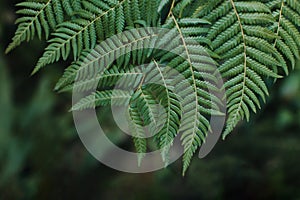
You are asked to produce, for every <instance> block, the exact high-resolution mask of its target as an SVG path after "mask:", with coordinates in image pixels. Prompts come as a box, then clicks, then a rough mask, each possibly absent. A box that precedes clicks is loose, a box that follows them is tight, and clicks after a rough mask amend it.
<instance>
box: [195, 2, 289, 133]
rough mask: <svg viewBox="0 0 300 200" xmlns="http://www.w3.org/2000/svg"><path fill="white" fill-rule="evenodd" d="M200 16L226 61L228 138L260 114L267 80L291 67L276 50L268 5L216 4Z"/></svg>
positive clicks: (223, 66)
mask: <svg viewBox="0 0 300 200" xmlns="http://www.w3.org/2000/svg"><path fill="white" fill-rule="evenodd" d="M209 11H211V12H209ZM196 15H197V16H198V17H203V18H204V19H206V20H208V21H210V22H212V24H213V25H212V27H211V30H210V32H209V33H208V38H209V39H211V40H212V48H213V49H214V51H215V52H216V53H217V54H219V55H220V56H221V58H222V59H221V61H220V62H221V65H220V67H219V71H220V72H221V74H222V76H223V77H224V78H226V79H227V80H226V81H225V88H226V95H227V107H228V119H227V126H226V129H225V131H224V135H223V137H226V135H228V134H229V133H230V132H231V131H232V130H233V128H234V127H235V126H236V125H237V124H238V122H239V121H240V120H242V119H244V118H246V119H247V120H249V118H250V111H251V110H252V111H253V112H256V111H257V108H260V100H259V98H262V99H263V100H264V99H265V97H266V96H267V95H268V89H267V86H266V84H265V82H264V79H265V78H267V77H272V78H279V77H280V76H279V75H278V74H277V70H278V68H282V69H283V70H285V71H286V72H287V65H286V63H285V60H284V58H283V57H282V55H281V54H280V53H279V52H278V50H277V49H276V48H275V47H274V46H272V41H274V40H275V39H277V38H278V36H276V34H274V33H272V31H270V30H269V29H268V28H269V26H270V25H272V24H274V22H275V19H274V18H273V17H272V15H271V10H270V9H269V8H268V6H266V5H265V4H263V3H260V2H256V1H253V2H248V1H233V0H230V1H223V2H219V3H218V4H216V1H213V2H212V3H211V4H210V3H208V6H207V8H205V9H203V10H202V11H200V12H198V13H196ZM261 33H264V34H261Z"/></svg>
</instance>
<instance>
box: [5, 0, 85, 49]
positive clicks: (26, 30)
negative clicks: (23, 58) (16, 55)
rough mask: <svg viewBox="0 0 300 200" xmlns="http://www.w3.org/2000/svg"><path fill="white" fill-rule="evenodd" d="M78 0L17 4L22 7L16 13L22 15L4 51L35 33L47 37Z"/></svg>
mask: <svg viewBox="0 0 300 200" xmlns="http://www.w3.org/2000/svg"><path fill="white" fill-rule="evenodd" d="M78 2H79V0H75V1H73V4H70V0H48V1H47V2H35V1H26V2H22V3H19V4H17V6H18V7H22V9H20V10H19V11H17V14H21V15H23V16H22V17H20V18H18V19H17V20H16V24H18V28H17V30H16V33H15V36H14V37H13V39H12V42H11V43H10V44H9V46H8V47H7V49H6V53H9V52H10V51H11V50H13V49H14V48H16V47H17V46H19V45H20V44H21V43H22V42H23V41H27V42H28V41H29V40H32V39H33V38H34V36H35V35H37V36H38V38H39V39H40V40H41V39H42V36H43V34H44V35H45V38H46V39H48V37H49V35H50V33H51V32H52V31H53V30H55V29H56V27H57V25H58V24H60V23H62V22H63V21H64V20H65V16H66V15H65V13H64V11H68V12H66V13H67V14H69V15H72V13H73V12H74V11H73V10H74V8H73V7H72V5H76V3H78Z"/></svg>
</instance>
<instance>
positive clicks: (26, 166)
mask: <svg viewBox="0 0 300 200" xmlns="http://www.w3.org/2000/svg"><path fill="white" fill-rule="evenodd" d="M19 1H20V0H18V1H16V0H0V199H1V200H2V199H3V200H15V199H16V200H23V199H24V200H27V199H28V200H29V199H43V200H48V199H49V200H50V199H51V200H53V199H55V200H60V199H62V200H68V199H73V200H76V199H88V200H90V199H91V200H93V199H95V200H96V199H204V200H205V199H231V200H235V199H239V200H240V199H246V200H247V199H274V200H276V199H295V200H300V159H299V158H300V157H299V155H300V70H299V69H300V66H299V67H297V68H296V69H295V70H294V71H293V72H292V73H291V75H290V76H289V77H288V78H286V79H284V80H278V81H277V82H276V84H275V86H273V87H272V89H271V92H270V93H271V96H270V98H269V99H268V104H267V105H266V106H264V107H263V109H262V111H260V112H259V113H258V114H257V115H255V116H253V117H252V119H251V122H250V123H242V124H241V125H240V126H239V127H238V128H237V129H236V130H235V131H234V133H232V134H231V135H230V136H229V137H228V138H227V139H226V140H225V141H219V142H218V144H217V145H216V147H215V148H214V150H213V151H212V152H211V153H210V154H209V156H208V157H206V158H205V159H201V160H200V159H198V158H195V159H194V161H193V162H192V165H191V167H190V169H189V171H188V173H187V175H186V177H184V178H183V177H182V176H181V162H180V161H178V162H176V163H174V164H172V165H171V166H170V167H168V168H167V169H164V170H160V171H157V172H154V173H147V174H126V173H121V172H117V171H115V170H112V169H110V168H108V167H106V166H104V165H102V164H101V163H99V162H98V161H96V160H95V159H94V158H93V157H92V156H91V155H90V154H89V153H88V152H87V150H86V149H85V148H84V146H83V145H82V143H81V141H80V139H79V137H78V135H77V132H76V130H75V128H74V124H73V121H72V114H71V113H70V112H68V110H69V108H70V107H71V94H68V93H67V94H58V93H55V92H54V91H53V88H54V85H55V83H56V81H57V80H58V78H59V76H60V75H61V74H62V72H63V69H64V66H65V65H66V63H58V64H55V65H50V66H48V67H46V68H45V69H43V70H42V71H41V72H40V73H38V74H37V75H35V76H30V73H31V70H32V68H33V66H34V64H35V62H36V61H37V59H38V57H39V56H40V55H41V54H42V51H43V48H44V47H45V44H44V43H41V42H40V41H38V40H34V41H32V42H31V43H30V44H28V43H24V44H23V45H22V46H21V47H19V48H17V49H16V50H15V51H13V52H12V53H10V54H9V55H4V49H5V47H6V46H7V44H8V43H9V42H10V40H11V38H12V36H13V34H14V31H15V29H16V26H15V25H14V20H15V18H16V15H15V6H14V5H15V4H16V3H18V2H19ZM103 112H105V111H103ZM100 120H103V121H105V120H106V121H105V123H106V124H107V125H108V127H107V128H108V129H110V130H111V131H112V132H113V130H114V126H113V123H112V122H110V121H107V120H108V119H106V118H105V117H103V118H102V119H100ZM115 141H117V142H118V138H115ZM127 143H129V141H125V142H124V141H123V142H121V144H120V145H125V146H126V145H127Z"/></svg>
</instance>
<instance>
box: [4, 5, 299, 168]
mask: <svg viewBox="0 0 300 200" xmlns="http://www.w3.org/2000/svg"><path fill="white" fill-rule="evenodd" d="M18 6H19V7H22V8H21V9H20V10H19V11H18V14H20V15H22V16H20V17H19V18H18V19H17V24H18V29H17V31H16V35H15V37H14V38H13V41H12V43H11V44H10V45H9V46H8V48H7V51H6V52H7V53H8V52H10V51H11V50H12V49H13V48H15V47H16V46H18V45H20V44H21V43H22V42H23V41H29V40H31V39H32V38H33V37H34V36H35V35H37V36H38V37H39V38H40V39H46V40H47V41H48V46H47V47H46V49H45V52H44V54H43V55H42V57H41V58H40V59H39V61H38V62H37V64H36V66H35V68H34V71H33V74H34V73H36V72H37V71H38V70H40V69H41V68H42V67H44V66H46V65H48V64H51V63H54V62H56V61H59V60H61V59H63V60H67V59H68V58H70V57H71V54H72V57H73V58H72V59H73V63H72V64H71V65H70V66H69V67H68V68H66V70H65V73H64V75H63V76H62V78H61V79H60V80H59V81H58V83H57V86H56V88H55V89H56V90H58V91H65V90H70V89H72V88H73V84H74V82H75V80H76V78H77V76H78V75H79V76H81V77H88V72H91V70H92V72H93V77H88V78H85V79H84V80H83V81H80V82H79V85H76V88H75V89H77V90H80V91H88V90H89V89H90V88H91V87H92V86H93V85H94V83H95V82H94V81H95V80H100V81H99V84H98V83H97V88H98V91H97V92H96V93H95V94H91V96H88V97H86V98H84V99H82V100H81V101H80V102H79V103H78V104H76V105H75V106H74V107H73V110H80V109H86V108H90V107H94V106H95V104H96V106H106V105H108V104H110V103H111V101H110V100H111V99H112V98H113V99H114V101H113V102H115V103H116V104H117V105H121V104H124V103H126V102H129V103H130V107H129V113H130V115H131V118H132V119H133V120H132V122H133V124H132V126H133V128H132V130H134V133H133V135H134V136H136V137H134V142H135V146H136V149H137V152H139V153H140V158H142V157H143V153H145V151H147V140H146V139H143V138H141V137H140V136H142V135H145V130H144V128H143V127H144V126H145V125H149V124H150V130H156V128H157V126H159V127H161V129H160V131H159V133H158V134H156V136H155V137H154V141H155V142H156V144H157V145H158V148H160V149H162V156H163V159H164V160H165V161H166V162H167V157H168V156H167V155H168V150H169V148H170V146H171V145H172V141H173V139H174V138H175V136H176V135H177V134H178V132H181V133H182V137H181V139H182V145H183V146H184V155H183V163H184V164H183V173H185V172H186V170H187V168H188V166H189V164H190V161H191V159H192V156H193V154H194V153H195V151H196V150H197V148H198V147H199V146H201V144H202V143H203V142H204V141H205V138H206V137H207V134H208V132H210V131H211V130H210V125H209V118H210V116H212V115H217V114H220V113H219V112H218V111H219V107H220V106H221V100H220V99H219V98H218V97H217V96H214V95H212V94H210V93H209V92H208V91H210V90H213V91H218V90H221V88H219V87H218V86H217V84H216V82H217V77H214V76H211V75H212V74H213V73H214V68H213V67H212V66H213V65H217V66H218V70H219V71H220V73H221V75H222V77H223V78H224V82H225V83H224V89H226V97H227V110H228V111H227V116H228V118H227V122H226V128H225V131H224V133H223V137H224V138H225V137H226V136H227V135H228V134H229V133H230V132H232V130H233V129H234V128H235V127H236V126H237V124H238V123H239V122H240V121H241V120H243V119H244V118H246V119H247V120H249V119H250V113H251V112H254V113H256V112H257V109H259V108H260V107H261V104H262V102H265V101H266V97H267V96H268V95H269V93H268V83H271V81H270V80H276V79H278V78H282V77H283V76H284V75H287V74H288V73H289V69H291V68H294V66H295V63H296V60H297V59H298V58H299V48H300V33H299V27H300V20H299V19H300V1H299V0H263V1H234V0H212V1H202V0H199V1H196V0H194V1H193V0H173V1H171V0H163V1H158V0H153V1H149V0H101V1H99V0H72V1H71V0H47V1H42V0H41V1H26V2H23V3H20V4H18ZM140 27H163V28H167V29H169V30H170V31H169V32H168V33H166V35H165V36H163V37H161V38H159V37H157V35H156V34H153V35H151V36H149V34H148V33H146V32H143V31H140V32H138V34H134V33H136V32H133V31H131V30H134V28H140ZM125 30H129V31H127V32H126V34H125V38H124V43H122V42H121V44H118V42H120V41H113V40H112V41H113V43H109V42H107V43H104V46H103V45H102V48H99V47H96V46H97V44H100V43H101V42H103V41H105V40H106V39H107V38H110V37H111V36H114V35H116V34H118V33H121V32H123V31H125ZM177 36H178V37H179V39H180V41H181V44H180V45H178V43H175V42H172V41H173V40H172V39H174V37H177ZM125 41H126V42H125ZM128 41H130V42H129V43H128ZM191 41H197V42H198V44H194V43H192V42H191ZM145 43H153V44H154V46H153V47H154V48H155V47H159V46H168V47H169V49H176V50H178V51H177V53H176V54H177V55H175V54H174V53H172V52H164V51H161V50H157V49H156V50H149V49H145V50H133V49H132V48H133V47H134V46H139V45H143V44H145ZM102 44H103V43H102ZM116 44H118V45H116ZM132 50H133V51H132ZM124 52H125V55H122V53H124ZM203 52H207V53H208V54H205V53H203ZM178 55H182V57H180V56H178ZM199 55H202V56H201V58H200V57H197V56H199ZM110 56H111V57H114V56H120V57H119V58H118V59H117V60H116V61H115V62H113V63H112V64H107V62H106V61H105V58H110ZM197 58H198V59H197ZM70 59H71V58H70ZM99 63H100V64H101V65H98V67H99V66H100V67H101V70H103V73H102V74H101V73H99V71H100V69H98V68H97V67H95V66H96V65H95V64H99ZM143 63H150V64H149V65H151V66H152V69H157V70H152V72H149V73H150V74H152V75H153V76H158V77H160V79H162V80H164V81H163V82H164V83H165V85H164V86H165V87H161V86H155V85H153V84H152V85H151V84H149V85H145V86H142V84H143V81H144V79H145V77H143V74H142V73H141V72H140V71H139V70H136V69H135V68H134V66H136V65H140V64H143ZM159 64H167V65H168V66H170V67H171V68H173V69H176V70H177V71H178V72H179V73H180V74H182V76H183V77H184V78H185V81H186V82H181V83H177V84H181V85H182V91H181V92H182V93H183V94H184V93H186V94H189V95H187V99H186V103H185V104H182V103H181V102H180V100H179V97H178V95H177V94H175V93H174V92H173V91H172V90H171V89H170V88H169V86H168V84H167V83H168V78H167V77H166V75H165V74H164V73H163V72H161V71H160V70H159V67H155V66H158V65H159ZM203 77H205V80H204V79H203ZM120 78H122V80H124V81H125V83H127V82H126V80H132V79H134V80H135V81H136V82H135V83H136V84H135V86H136V87H137V89H136V90H135V91H134V94H130V93H128V92H126V91H124V90H122V88H120V90H119V91H118V92H117V93H116V92H112V91H111V89H112V87H113V86H114V85H116V84H117V82H118V80H120ZM207 80H209V81H207ZM129 82H130V81H129ZM186 83H188V84H186ZM155 104H161V105H162V106H163V107H164V109H165V111H166V112H165V117H166V119H167V121H166V123H164V124H159V122H156V119H157V116H159V115H161V113H159V112H158V111H157V109H156V108H155V106H154V105H155ZM182 110H185V111H188V113H189V115H188V117H187V119H186V120H184V122H185V123H184V124H180V122H181V121H182V119H181V118H182ZM180 127H183V128H180ZM140 161H141V159H140Z"/></svg>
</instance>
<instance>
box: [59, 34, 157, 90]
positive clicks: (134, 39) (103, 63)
mask: <svg viewBox="0 0 300 200" xmlns="http://www.w3.org/2000/svg"><path fill="white" fill-rule="evenodd" d="M156 39H157V33H153V32H151V31H150V30H149V32H147V31H146V30H145V29H135V30H129V31H126V32H124V33H123V34H122V38H121V37H119V36H118V35H116V36H113V37H111V38H110V39H108V40H106V41H104V42H103V43H101V45H99V46H97V47H96V48H95V49H93V50H92V51H90V52H89V51H88V52H84V53H83V54H82V55H81V57H80V58H79V60H78V61H76V62H74V63H73V64H72V65H71V66H70V67H68V68H67V69H66V70H65V73H64V75H63V77H62V79H61V80H60V81H59V84H58V85H57V87H56V89H61V87H63V86H65V85H68V84H71V83H73V82H74V81H75V79H77V81H90V80H92V79H94V80H96V81H97V80H98V79H97V76H98V75H99V74H101V73H102V72H103V71H105V70H107V69H109V67H110V66H111V65H112V64H113V62H114V61H115V59H116V58H119V57H121V56H122V55H125V54H126V55H127V57H126V60H125V59H123V60H122V61H120V60H119V63H118V64H119V66H128V65H129V62H130V58H132V57H135V58H136V57H138V58H140V59H137V60H140V61H142V58H145V57H147V56H148V52H147V51H146V52H145V51H143V49H141V50H138V49H137V47H139V46H140V47H143V46H144V44H151V43H155V40H156ZM135 50H138V53H137V54H136V56H135V55H134V54H133V53H130V52H134V51H135ZM128 53H129V54H128ZM97 82H98V81H97ZM97 82H96V84H97ZM89 89H90V88H89Z"/></svg>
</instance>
